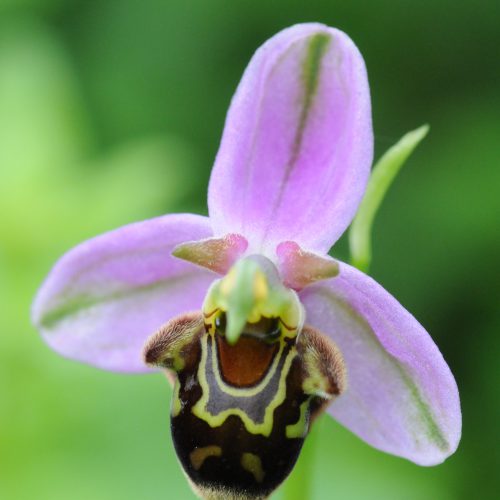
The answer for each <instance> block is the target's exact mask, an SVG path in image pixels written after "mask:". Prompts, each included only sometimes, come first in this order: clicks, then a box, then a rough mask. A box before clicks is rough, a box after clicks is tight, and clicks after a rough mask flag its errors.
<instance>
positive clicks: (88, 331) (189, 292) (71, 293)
mask: <svg viewBox="0 0 500 500" xmlns="http://www.w3.org/2000/svg"><path fill="white" fill-rule="evenodd" d="M210 235H211V229H210V223H209V220H208V219H207V218H206V217H201V216H197V215H191V214H175V215H166V216H164V217H158V218H155V219H151V220H147V221H144V222H138V223H135V224H130V225H128V226H125V227H123V228H120V229H117V230H115V231H112V232H109V233H106V234H103V235H101V236H98V237H96V238H93V239H91V240H89V241H87V242H85V243H82V244H81V245H79V246H77V247H75V248H74V249H72V250H70V251H69V252H68V253H67V254H66V255H64V256H63V257H62V258H61V259H60V260H59V261H58V262H57V263H56V265H55V266H54V268H53V269H52V271H51V272H50V274H49V275H48V277H47V279H46V280H45V282H44V283H43V285H42V287H41V288H40V290H39V292H38V295H37V297H36V299H35V302H34V304H33V311H32V316H33V323H34V324H35V325H36V326H37V327H38V329H39V330H40V331H41V333H42V335H43V337H44V339H45V340H46V341H47V343H48V344H49V345H50V347H52V348H53V349H54V350H55V351H57V352H59V353H60V354H62V355H64V356H67V357H69V358H73V359H76V360H78V361H83V362H85V363H90V364H92V365H95V366H98V367H100V368H104V369H107V370H113V371H121V372H143V371H148V370H149V369H148V368H147V367H146V366H145V364H144V362H143V360H142V347H143V344H144V342H145V340H146V339H147V338H148V336H149V335H151V334H152V333H154V332H155V331H156V330H157V329H158V328H159V327H160V326H161V325H162V324H163V323H165V322H166V321H168V320H169V319H170V318H172V317H173V316H176V315H178V314H180V313H183V312H186V311H191V310H193V309H201V305H202V302H203V298H204V295H205V293H206V291H207V289H208V287H209V285H210V283H211V282H212V281H213V280H214V279H215V278H216V275H215V274H213V273H212V272H210V271H207V270H204V269H201V268H198V267H197V266H195V265H193V264H190V263H188V262H184V261H181V260H179V259H176V258H175V257H172V256H171V252H172V249H173V248H174V247H175V246H176V245H178V244H179V243H181V242H183V241H186V240H195V239H202V238H208V237H209V236H210Z"/></svg>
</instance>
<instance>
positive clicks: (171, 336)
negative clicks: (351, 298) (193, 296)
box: [145, 311, 345, 500]
mask: <svg viewBox="0 0 500 500" xmlns="http://www.w3.org/2000/svg"><path fill="white" fill-rule="evenodd" d="M213 314H214V315H215V316H216V317H215V320H214V318H213V317H212V318H211V319H210V321H208V320H207V319H206V318H205V317H204V316H203V314H202V313H201V312H200V313H199V312H196V313H190V314H186V315H183V316H180V317H178V318H175V319H173V320H172V321H170V322H169V323H167V324H166V325H165V326H164V327H163V328H161V329H160V331H158V332H157V333H156V334H155V335H153V336H152V337H151V338H150V339H149V340H148V342H147V344H146V347H145V359H146V362H147V363H148V364H150V365H153V366H159V367H163V368H166V369H168V370H169V371H172V372H173V373H174V374H175V384H174V395H173V399H172V407H171V408H172V409H171V431H172V437H173V442H174V446H175V450H176V452H177V455H178V457H179V460H180V462H181V464H182V467H183V468H184V471H185V473H186V474H187V476H188V478H189V480H190V482H191V484H192V486H193V489H194V491H195V492H196V493H197V494H198V495H199V496H200V497H202V498H205V499H225V500H229V499H234V500H236V499H240V500H245V499H264V498H267V497H268V496H269V495H270V494H271V493H272V492H273V491H274V490H275V489H276V488H277V487H278V486H279V485H280V484H281V483H282V482H283V480H284V479H285V478H286V477H287V476H288V474H289V473H290V472H291V470H292V468H293V466H294V465H295V462H296V461H297V458H298V456H299V453H300V450H301V448H302V445H303V443H304V439H305V437H306V435H307V433H308V431H309V427H310V424H311V422H312V420H313V419H314V417H315V416H316V415H317V414H318V413H319V412H320V411H321V410H322V409H324V407H325V406H326V405H327V404H328V403H329V402H330V401H331V400H332V399H333V398H334V397H336V396H338V395H339V394H341V392H342V391H343V389H344V386H345V372H344V363H343V360H342V356H341V354H340V352H339V351H338V349H337V348H336V346H335V345H334V344H333V343H332V342H331V341H330V340H329V339H328V338H327V337H325V336H324V335H322V334H321V333H320V332H318V331H316V330H314V329H312V328H310V327H307V326H305V327H304V328H303V329H302V331H301V332H300V335H298V336H295V337H290V336H287V335H281V334H280V332H282V331H283V329H284V328H286V325H283V323H282V322H281V320H280V318H261V319H260V320H259V321H258V322H257V323H247V325H246V327H245V329H244V331H243V333H242V335H241V336H240V338H239V339H238V341H237V342H236V344H234V345H231V344H229V343H228V342H227V341H226V338H225V335H224V331H225V315H224V313H223V312H221V311H215V312H214V313H213Z"/></svg>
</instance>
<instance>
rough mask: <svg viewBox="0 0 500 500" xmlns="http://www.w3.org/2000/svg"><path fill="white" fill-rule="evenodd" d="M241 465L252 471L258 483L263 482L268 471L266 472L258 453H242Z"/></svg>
mask: <svg viewBox="0 0 500 500" xmlns="http://www.w3.org/2000/svg"><path fill="white" fill-rule="evenodd" d="M241 466H242V467H243V468H244V469H245V470H246V471H248V472H250V474H252V476H253V477H254V478H255V480H256V481H257V482H258V483H262V481H263V480H264V476H265V475H266V473H265V472H264V469H263V467H262V461H261V460H260V457H259V456H258V455H254V454H253V453H243V455H241Z"/></svg>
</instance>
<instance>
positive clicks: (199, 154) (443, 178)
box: [0, 0, 500, 500]
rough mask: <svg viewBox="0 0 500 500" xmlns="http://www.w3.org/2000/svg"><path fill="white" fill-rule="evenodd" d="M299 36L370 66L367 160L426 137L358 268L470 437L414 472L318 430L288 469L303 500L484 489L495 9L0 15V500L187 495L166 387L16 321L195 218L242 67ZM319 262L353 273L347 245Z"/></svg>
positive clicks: (494, 201)
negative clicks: (433, 365)
mask: <svg viewBox="0 0 500 500" xmlns="http://www.w3.org/2000/svg"><path fill="white" fill-rule="evenodd" d="M301 21H321V22H324V23H327V24H330V25H333V26H337V27H339V28H341V29H343V30H345V31H346V32H348V33H349V34H350V36H351V37H352V38H353V39H354V40H355V42H356V43H357V44H358V46H359V48H360V49H361V51H362V53H363V54H364V57H365V59H366V63H367V66H368V71H369V76H370V82H371V90H372V99H373V117H374V126H375V134H376V153H377V156H380V154H381V153H382V152H383V151H384V150H385V149H387V148H388V147H389V146H390V145H391V144H393V143H394V142H395V141H396V140H397V139H398V138H399V137H400V136H401V135H402V134H403V133H404V132H406V131H408V130H410V129H412V128H415V127H417V126H419V125H421V124H422V123H426V122H427V123H430V125H431V132H430V135H429V136H428V138H427V139H425V141H424V142H423V144H422V145H421V146H420V147H419V149H418V150H417V151H416V153H415V154H414V156H413V157H412V158H411V160H410V161H409V162H408V164H407V165H406V166H405V167H404V168H403V171H402V172H401V174H400V175H399V177H398V179H397V180H396V182H395V184H394V186H393V187H392V188H391V190H390V192H389V194H388V196H387V198H386V200H385V202H384V204H383V206H382V208H381V211H380V213H379V216H378V218H377V220H376V223H375V228H374V229H375V234H374V245H373V246H374V262H373V266H372V274H373V276H374V277H375V278H376V279H377V280H378V281H379V282H380V283H382V284H383V285H384V286H385V287H386V288H387V289H388V290H389V291H391V292H392V293H393V294H394V295H395V296H396V297H398V299H400V301H401V302H402V303H403V304H404V305H405V306H406V307H407V308H408V309H409V310H410V311H412V312H413V313H414V315H415V316H416V317H417V318H418V319H419V320H420V321H421V322H422V323H423V324H424V325H425V326H426V327H427V328H428V330H429V331H430V332H431V334H432V335H433V337H434V339H435V341H436V343H437V344H438V346H439V347H440V349H441V350H442V352H443V354H444V356H445V358H446V359H447V361H448V363H449V364H450V366H451V368H452V371H453V372H454V374H455V376H456V378H457V381H458V385H459V388H460V391H461V398H462V405H463V417H464V428H463V440H462V443H461V446H460V448H459V450H458V452H457V453H456V454H455V455H454V456H452V457H451V458H449V459H448V460H447V461H446V462H445V463H444V464H443V465H441V466H438V467H434V468H420V467H418V466H416V465H413V464H411V463H409V462H407V461H404V460H402V459H398V458H395V457H391V456H388V455H385V454H383V453H381V452H378V451H376V450H373V449H371V448H370V447H369V446H367V445H365V444H364V443H362V442H361V441H360V440H359V439H357V438H356V437H355V436H353V435H351V434H350V433H349V432H348V431H346V430H345V429H343V428H342V427H341V426H340V425H338V424H336V423H335V422H333V421H332V420H327V419H324V421H322V422H321V425H320V429H319V431H318V432H317V435H316V442H317V446H316V447H315V448H314V449H313V447H312V446H310V445H308V446H307V447H306V451H305V455H304V457H305V459H304V460H302V463H301V464H300V466H299V469H298V470H297V472H296V473H295V475H296V476H297V475H299V474H300V475H302V477H299V478H298V479H299V480H301V481H307V480H309V481H310V484H311V494H310V498H313V499H330V498H332V499H348V500H351V499H378V498H381V499H382V498H383V499H384V500H389V499H405V500H417V499H437V500H448V499H450V500H452V499H464V500H465V499H470V498H482V499H487V498H494V497H495V494H498V482H497V481H498V470H499V469H498V467H499V461H498V448H499V446H498V444H499V435H498V427H499V410H500V405H499V390H498V379H499V370H498V363H499V361H498V360H499V354H500V349H499V342H498V337H499V336H498V330H499V328H500V314H499V313H500V308H499V305H500V296H499V290H498V284H499V281H500V280H499V275H498V267H499V266H498V261H499V254H500V234H499V216H500V203H499V188H500V168H499V166H500V165H499V157H500V155H499V150H500V119H499V117H500V105H499V104H500V100H499V91H500V59H499V53H498V47H499V46H500V29H499V26H500V2H494V1H490V0H484V1H461V2H451V1H450V0H434V1H432V2H431V1H426V0H424V1H421V2H415V1H410V0H407V1H403V0H400V1H394V0H380V1H373V2H368V1H361V0H359V1H358V0H349V1H348V2H347V1H336V0H325V1H322V2H314V1H311V2H309V3H307V2H304V1H295V0H287V1H270V0H264V1H257V0H253V1H248V2H246V1H241V2H239V1H234V0H233V1H222V0H219V1H216V0H211V1H208V0H199V1H185V0H169V1H161V0H141V1H139V0H109V1H108V0H107V1H97V0H95V1H94V0H73V1H69V0H68V1H65V0H25V1H15V0H12V1H8V0H2V1H1V2H0V310H1V313H0V498H1V499H5V500H11V499H14V500H18V499H33V498H36V499H38V500H43V499H48V500H58V499H64V500H67V499H72V500H79V499H82V500H87V499H89V498H91V499H93V500H101V499H102V500H113V499H120V500H127V499H152V498H155V499H160V498H169V499H190V498H193V496H192V494H191V492H190V490H189V488H188V486H187V485H186V482H185V480H184V477H183V475H182V473H181V471H180V468H179V467H178V465H177V463H176V459H175V456H174V453H173V449H172V445H171V442H170V437H169V429H168V408H169V399H170V389H169V387H168V386H167V383H166V382H165V380H164V378H163V377H162V376H161V375H156V376H154V375H153V376H124V375H117V374H112V373H106V372H102V371H98V370H96V369H93V368H91V367H88V366H84V365H80V364H77V363H74V362H72V361H69V360H65V359H63V358H60V357H58V356H57V355H56V354H55V353H53V352H52V351H50V350H49V349H48V348H47V347H46V346H45V345H44V343H43V342H42V340H41V339H40V338H39V336H38V334H37V332H36V331H35V330H34V329H33V327H32V326H31V325H30V320H29V309H30V303H31V300H32V297H33V295H34V293H35V291H36V289H37V287H38V285H39V284H40V282H41V281H42V279H43V278H44V276H45V274H46V273H47V272H48V270H49V269H50V267H51V265H52V264H53V263H54V261H55V260H56V259H57V258H58V256H60V255H61V254H62V253H63V252H64V251H66V250H67V249H69V248H70V247H72V246H73V245H75V244H77V243H78V242H80V241H82V240H84V239H86V238H89V237H91V236H93V235H96V234H98V233H100V232H103V231H106V230H109V229H112V228H115V227H117V226H120V225H123V224H125V223H128V222H131V221H135V220H140V219H143V218H149V217H152V216H156V215H160V214H163V213H166V212H172V211H194V212H199V213H206V201H205V192H206V186H207V181H208V178H209V174H210V168H211V165H212V162H213V158H214V156H215V153H216V151H217V147H218V143H219V138H220V135H221V131H222V127H223V120H224V116H225V112H226V109H227V107H228V104H229V102H230V98H231V95H232V93H233V91H234V89H235V88H236V85H237V83H238V80H239V78H240V76H241V74H242V71H243V69H244V67H245V65H246V63H247V62H248V60H249V59H250V57H251V55H252V53H253V51H254V50H255V49H256V48H257V47H258V46H259V45H260V44H261V43H262V42H263V41H264V40H266V39H267V38H269V37H270V36H271V35H272V34H274V33H275V32H277V31H278V30H280V29H282V28H284V27H286V26H288V25H291V24H294V23H296V22H301ZM333 254H334V255H335V256H338V257H340V258H343V259H347V258H348V253H347V245H346V243H345V239H344V240H342V241H341V242H340V243H339V244H338V245H337V247H336V248H335V249H334V251H333ZM306 459H307V463H305V460H306ZM275 498H276V499H280V498H283V494H282V493H277V494H276V497H275ZM288 498H291V496H289V497H288Z"/></svg>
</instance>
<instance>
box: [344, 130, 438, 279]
mask: <svg viewBox="0 0 500 500" xmlns="http://www.w3.org/2000/svg"><path fill="white" fill-rule="evenodd" d="M428 131H429V126H428V125H423V126H422V127H419V128H417V129H416V130H413V131H411V132H408V133H407V134H406V135H405V136H403V137H402V138H401V139H400V140H399V142H397V143H396V144H395V145H394V146H392V147H391V148H390V149H389V150H387V151H386V153H385V154H384V155H383V156H382V158H380V160H379V161H378V162H377V164H376V165H375V166H374V167H373V171H372V174H371V177H370V180H369V181H368V185H367V187H366V192H365V196H364V198H363V200H362V202H361V204H360V206H359V209H358V213H357V214H356V217H355V218H354V221H353V222H352V224H351V228H350V230H349V246H350V250H351V263H352V265H353V266H355V267H357V268H358V269H360V270H361V271H363V272H365V273H366V272H368V269H369V267H370V263H371V260H372V249H371V230H372V224H373V219H374V218H375V215H376V213H377V210H378V209H379V207H380V204H381V203H382V200H383V199H384V196H385V194H386V193H387V190H388V189H389V187H390V185H391V183H392V181H393V180H394V179H395V178H396V175H397V173H398V172H399V169H400V168H401V167H402V166H403V164H404V163H405V161H406V160H407V159H408V157H409V156H410V155H411V153H412V152H413V150H414V149H415V148H416V147H417V145H418V144H419V142H420V141H421V140H422V139H423V138H424V137H425V136H426V135H427V132H428Z"/></svg>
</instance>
